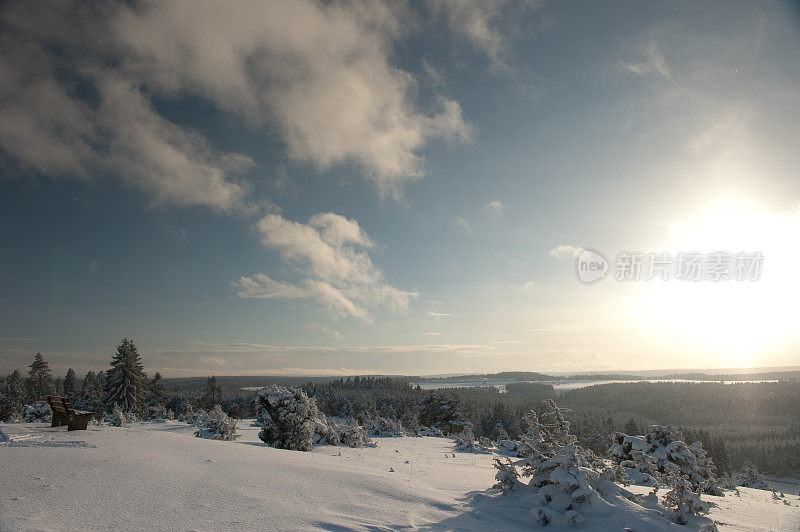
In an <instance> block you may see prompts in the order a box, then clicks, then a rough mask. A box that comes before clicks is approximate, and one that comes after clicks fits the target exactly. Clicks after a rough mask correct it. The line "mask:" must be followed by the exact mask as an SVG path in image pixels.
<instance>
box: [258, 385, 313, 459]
mask: <svg viewBox="0 0 800 532" xmlns="http://www.w3.org/2000/svg"><path fill="white" fill-rule="evenodd" d="M257 400H258V402H257V417H256V420H257V422H258V424H259V425H260V426H261V432H260V433H259V435H258V437H259V438H261V440H262V441H264V442H265V443H266V444H268V445H271V446H272V447H277V448H280V449H292V450H296V451H309V450H311V447H312V446H313V444H314V439H313V438H314V429H315V428H316V424H315V419H316V418H317V417H318V411H317V404H316V402H315V401H314V399H312V398H309V397H308V396H307V395H306V394H305V392H303V391H302V390H301V389H299V388H294V387H289V388H284V387H282V386H275V385H269V386H267V387H265V388H263V389H262V390H260V391H259V392H258V396H257Z"/></svg>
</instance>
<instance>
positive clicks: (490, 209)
mask: <svg viewBox="0 0 800 532" xmlns="http://www.w3.org/2000/svg"><path fill="white" fill-rule="evenodd" d="M504 210H505V206H504V205H503V203H502V202H500V201H498V200H492V201H490V202H489V203H487V204H486V205H484V206H483V207H481V211H482V212H484V213H487V214H493V215H495V216H500V215H501V214H503V211H504Z"/></svg>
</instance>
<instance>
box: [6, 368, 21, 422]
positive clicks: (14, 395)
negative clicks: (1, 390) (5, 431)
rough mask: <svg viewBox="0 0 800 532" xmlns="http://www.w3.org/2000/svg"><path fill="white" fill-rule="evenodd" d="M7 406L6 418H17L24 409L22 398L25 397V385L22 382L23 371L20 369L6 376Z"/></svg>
mask: <svg viewBox="0 0 800 532" xmlns="http://www.w3.org/2000/svg"><path fill="white" fill-rule="evenodd" d="M5 396H6V408H7V410H8V411H7V412H6V414H5V415H4V416H3V418H4V419H17V418H19V413H20V411H21V410H22V400H23V398H24V397H25V386H24V384H23V382H22V373H20V371H19V370H18V369H15V370H14V372H13V373H12V374H11V375H9V376H8V377H7V378H6V393H5Z"/></svg>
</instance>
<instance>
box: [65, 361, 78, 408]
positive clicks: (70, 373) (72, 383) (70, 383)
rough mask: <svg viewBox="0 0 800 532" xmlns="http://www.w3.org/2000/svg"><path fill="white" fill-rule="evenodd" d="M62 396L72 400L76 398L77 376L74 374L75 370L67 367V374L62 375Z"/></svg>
mask: <svg viewBox="0 0 800 532" xmlns="http://www.w3.org/2000/svg"><path fill="white" fill-rule="evenodd" d="M63 386H64V396H65V397H66V398H67V399H69V400H70V401H72V402H75V400H76V399H77V398H78V376H77V375H75V370H74V369H72V368H69V369H68V370H67V375H66V377H64V385H63Z"/></svg>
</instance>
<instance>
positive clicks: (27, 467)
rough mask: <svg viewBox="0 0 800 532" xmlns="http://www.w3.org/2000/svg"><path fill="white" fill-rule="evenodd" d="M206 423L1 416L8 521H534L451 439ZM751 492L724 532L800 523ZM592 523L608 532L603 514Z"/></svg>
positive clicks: (0, 518)
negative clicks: (344, 436) (331, 441)
mask: <svg viewBox="0 0 800 532" xmlns="http://www.w3.org/2000/svg"><path fill="white" fill-rule="evenodd" d="M194 430H195V428H194V427H191V426H188V425H186V424H184V423H177V422H167V423H161V424H158V423H136V424H132V425H130V426H128V427H110V426H106V425H103V426H90V427H89V430H87V431H76V432H67V431H66V430H64V427H60V428H55V429H53V428H50V427H49V426H46V425H43V424H35V423H22V424H0V470H2V480H1V481H0V530H30V529H34V530H39V529H44V530H50V529H59V530H86V529H112V528H114V529H126V530H136V529H148V530H168V529H169V530H176V529H180V530H187V529H189V530H211V529H214V530H220V529H224V530H230V529H266V530H276V529H280V530H298V529H300V530H302V529H323V530H343V529H359V530H367V529H369V530H382V529H392V530H395V529H399V528H417V529H497V530H514V529H530V528H532V527H533V526H534V525H533V522H532V521H531V519H530V517H529V516H528V515H527V512H526V508H525V507H524V505H520V504H519V501H516V502H515V501H514V500H513V498H512V497H505V498H503V497H502V496H499V495H492V494H491V493H488V492H485V490H487V488H489V487H490V486H491V485H492V484H493V483H494V473H495V471H494V468H493V467H492V458H493V456H492V455H491V454H470V453H461V452H458V451H453V450H452V449H453V442H452V441H451V440H448V439H444V438H375V441H376V442H377V447H366V448H362V449H350V448H347V447H331V446H319V447H316V448H315V449H314V450H313V451H311V452H308V453H303V452H297V451H285V450H280V449H273V448H270V447H267V446H265V445H264V444H263V443H261V441H260V440H259V439H258V437H257V434H258V429H256V428H254V427H250V426H249V422H247V421H245V422H242V423H241V424H240V433H241V434H242V436H241V438H240V439H239V440H238V441H236V442H224V441H214V440H204V439H200V438H196V437H194V435H193V433H194ZM631 489H632V490H637V489H639V488H631ZM641 489H642V490H644V491H646V488H641ZM795 493H796V492H795ZM740 494H741V495H740V496H739V497H736V496H734V495H728V496H727V497H724V498H716V497H708V498H707V499H708V500H714V501H715V502H717V504H719V508H715V509H714V510H713V511H712V513H711V517H712V518H713V519H714V520H716V521H717V522H718V523H720V525H719V526H720V530H759V529H760V530H800V501H799V500H798V497H797V495H796V494H795V495H791V496H789V495H788V492H787V499H788V500H789V503H790V504H789V505H787V504H785V503H784V502H783V501H781V500H774V499H773V498H772V493H771V492H766V491H758V490H751V489H747V488H742V489H740ZM704 498H706V497H704ZM610 522H611V521H609V523H610ZM722 523H724V525H723V524H722ZM581 528H582V529H584V530H597V529H598V528H597V527H596V526H593V524H592V522H591V521H587V522H586V523H585V524H584V525H583V526H582V527H581ZM659 528H660V527H659ZM668 528H670V529H672V528H674V529H675V530H676V531H678V530H687V528H686V527H678V526H677V525H674V527H673V526H669V527H668ZM608 529H609V530H611V529H614V530H617V529H619V528H618V527H617V528H608ZM637 530H639V529H638V528H637Z"/></svg>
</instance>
